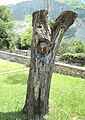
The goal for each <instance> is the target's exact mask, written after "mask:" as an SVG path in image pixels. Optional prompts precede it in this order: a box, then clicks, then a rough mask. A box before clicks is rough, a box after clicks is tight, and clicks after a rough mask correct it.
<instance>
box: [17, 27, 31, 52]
mask: <svg viewBox="0 0 85 120" xmlns="http://www.w3.org/2000/svg"><path fill="white" fill-rule="evenodd" d="M31 40H32V27H28V28H27V30H26V31H25V32H23V33H22V34H20V35H19V36H18V41H17V43H16V44H17V47H18V48H19V49H25V50H26V49H28V48H30V47H31Z"/></svg>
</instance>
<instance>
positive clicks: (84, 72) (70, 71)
mask: <svg viewBox="0 0 85 120" xmlns="http://www.w3.org/2000/svg"><path fill="white" fill-rule="evenodd" d="M54 72H57V73H61V74H66V75H72V76H76V77H81V78H84V79H85V68H83V67H78V66H73V65H69V64H63V63H58V62H55V67H54Z"/></svg>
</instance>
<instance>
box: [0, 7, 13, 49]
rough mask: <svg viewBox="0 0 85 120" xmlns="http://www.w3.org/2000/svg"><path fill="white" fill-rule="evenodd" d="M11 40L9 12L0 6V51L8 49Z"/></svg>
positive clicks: (11, 27)
mask: <svg viewBox="0 0 85 120" xmlns="http://www.w3.org/2000/svg"><path fill="white" fill-rule="evenodd" d="M12 40H13V19H12V16H11V12H10V11H9V10H8V9H7V8H6V7H5V6H0V49H9V47H10V44H11V41H12Z"/></svg>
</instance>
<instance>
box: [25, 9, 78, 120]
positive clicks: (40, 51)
mask: <svg viewBox="0 0 85 120" xmlns="http://www.w3.org/2000/svg"><path fill="white" fill-rule="evenodd" d="M47 15H48V12H47V11H46V10H40V11H36V12H34V13H33V21H32V26H33V36H32V45H31V66H30V70H29V78H28V83H27V95H26V101H25V105H24V108H23V113H24V114H25V116H26V117H27V118H29V119H32V120H42V119H44V118H43V117H44V116H45V115H46V114H47V113H48V112H49V93H50V84H51V77H52V72H53V67H54V60H55V55H56V51H57V50H58V47H59V44H60V42H61V40H62V37H63V35H64V33H65V32H66V30H67V29H68V28H69V27H70V26H71V25H72V24H73V22H74V21H75V19H76V17H77V14H76V13H74V12H72V11H64V12H62V13H61V14H60V16H59V17H58V18H57V19H56V20H55V22H54V24H53V25H52V26H49V25H48V17H47Z"/></svg>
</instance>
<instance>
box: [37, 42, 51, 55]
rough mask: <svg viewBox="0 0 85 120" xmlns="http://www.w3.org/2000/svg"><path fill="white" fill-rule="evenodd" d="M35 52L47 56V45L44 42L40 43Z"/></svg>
mask: <svg viewBox="0 0 85 120" xmlns="http://www.w3.org/2000/svg"><path fill="white" fill-rule="evenodd" d="M37 51H38V52H39V53H40V54H43V55H48V53H49V47H48V44H47V43H46V42H41V43H39V44H38V46H37Z"/></svg>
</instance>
